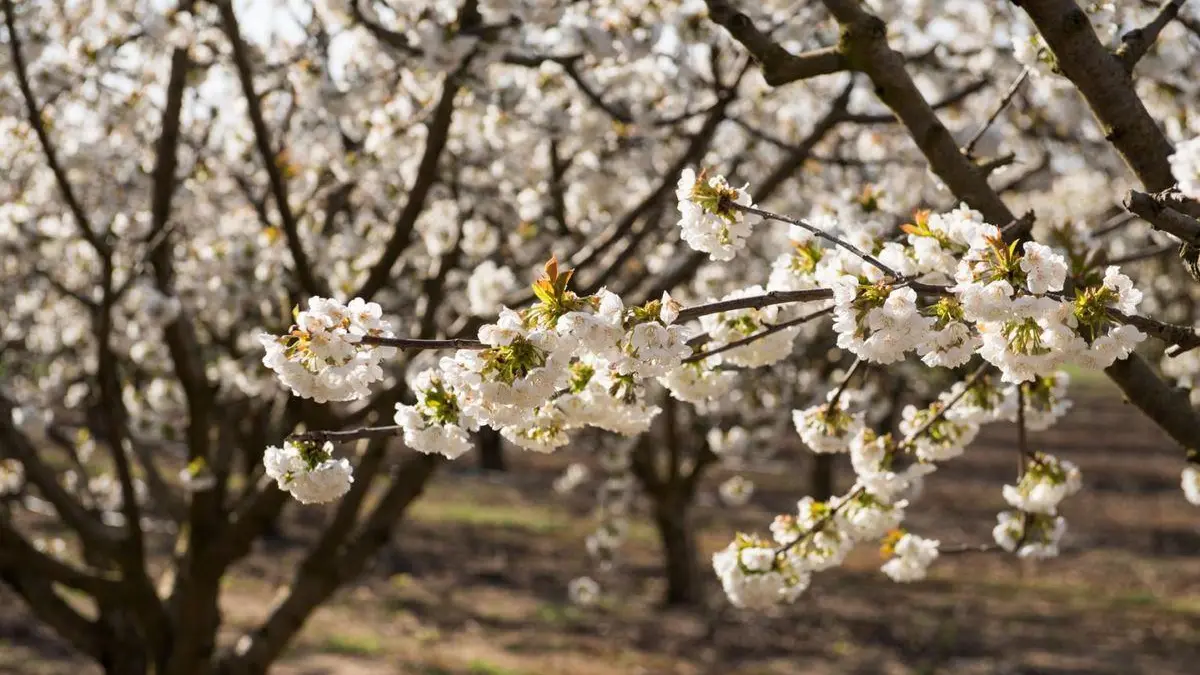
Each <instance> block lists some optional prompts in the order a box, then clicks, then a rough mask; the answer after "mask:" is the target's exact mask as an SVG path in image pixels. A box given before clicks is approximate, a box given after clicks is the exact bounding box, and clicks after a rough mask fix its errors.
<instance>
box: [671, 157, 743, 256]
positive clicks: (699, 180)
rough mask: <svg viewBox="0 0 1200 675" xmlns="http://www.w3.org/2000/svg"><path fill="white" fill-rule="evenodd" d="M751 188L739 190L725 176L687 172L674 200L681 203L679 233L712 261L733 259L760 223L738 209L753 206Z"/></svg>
mask: <svg viewBox="0 0 1200 675" xmlns="http://www.w3.org/2000/svg"><path fill="white" fill-rule="evenodd" d="M749 187H750V186H749V185H744V186H742V188H741V189H740V190H737V189H734V188H731V187H729V183H727V182H726V181H725V178H724V177H722V176H712V177H709V176H708V175H707V173H706V172H704V171H701V172H700V175H699V176H697V175H696V172H695V170H693V169H691V168H688V169H684V170H683V173H682V174H681V175H680V176H679V183H678V185H676V187H675V197H676V199H678V200H679V204H678V208H679V228H680V234H681V235H682V236H683V240H684V241H686V242H687V244H688V246H691V247H692V248H693V249H695V250H697V251H703V252H705V253H707V254H708V256H709V258H711V259H712V260H717V261H729V260H733V257H734V255H736V254H737V252H738V251H739V250H741V249H742V248H744V247H745V246H746V238H747V237H749V236H750V232H751V230H752V229H753V227H754V225H755V223H757V222H758V221H759V220H760V218H759V217H758V216H756V215H753V214H747V213H746V212H744V211H741V210H739V209H738V208H737V207H739V206H743V207H745V206H752V205H753V204H752V203H751V200H750V194H749V193H748V192H747V190H748V189H749Z"/></svg>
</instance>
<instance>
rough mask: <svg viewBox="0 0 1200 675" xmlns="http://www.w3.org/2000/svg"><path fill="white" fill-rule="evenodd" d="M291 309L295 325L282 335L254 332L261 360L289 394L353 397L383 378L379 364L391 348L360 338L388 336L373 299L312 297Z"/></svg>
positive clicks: (327, 398)
mask: <svg viewBox="0 0 1200 675" xmlns="http://www.w3.org/2000/svg"><path fill="white" fill-rule="evenodd" d="M293 314H294V317H295V324H294V325H293V326H292V328H291V330H290V331H289V332H288V334H287V335H284V336H281V337H276V336H274V335H268V334H263V335H261V336H260V337H259V341H260V342H261V343H262V345H263V347H264V348H265V349H266V354H265V355H264V356H263V365H265V366H267V367H268V368H270V369H271V370H273V371H275V373H276V374H278V376H279V379H280V381H282V382H283V384H284V385H286V386H287V387H288V388H289V389H291V390H292V393H294V394H296V395H297V396H302V397H304V398H311V399H313V400H314V401H316V402H317V403H325V402H327V401H353V400H355V399H359V398H362V397H364V396H366V395H367V394H368V393H370V386H371V384H372V383H374V382H378V381H379V380H381V379H383V368H382V367H381V366H380V365H379V363H380V361H382V360H383V359H388V358H391V357H393V356H395V354H396V350H395V349H394V348H392V347H379V346H374V345H370V344H364V343H363V338H364V337H366V336H370V337H392V332H391V325H390V324H389V323H388V322H387V321H385V320H383V319H382V318H381V317H382V314H383V311H382V310H381V309H380V307H379V305H378V304H376V303H374V302H364V301H363V300H362V299H360V298H355V299H354V300H351V301H350V304H349V305H344V304H342V303H340V302H338V301H337V300H332V299H327V298H317V297H314V298H310V299H309V301H308V309H307V310H305V311H303V312H301V311H295V312H293Z"/></svg>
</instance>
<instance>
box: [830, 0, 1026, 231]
mask: <svg viewBox="0 0 1200 675" xmlns="http://www.w3.org/2000/svg"><path fill="white" fill-rule="evenodd" d="M825 6H826V8H828V9H829V10H830V12H831V13H832V14H833V15H834V17H835V18H837V20H838V23H840V24H842V50H843V51H844V52H845V53H846V56H847V58H849V59H850V62H851V64H852V66H853V68H854V69H855V70H861V71H863V72H864V73H866V74H867V76H868V77H870V78H871V82H872V83H873V84H874V85H875V93H876V95H878V96H879V98H880V100H882V101H883V102H884V104H886V105H887V106H888V107H889V108H891V109H892V112H894V113H895V114H896V117H897V118H899V120H900V121H901V122H902V123H903V124H904V126H905V127H906V128H907V129H908V132H909V135H910V136H912V138H913V140H914V141H915V142H916V144H917V146H918V147H919V148H920V149H921V152H922V153H923V154H924V155H925V157H926V159H928V160H929V164H930V167H931V168H932V169H933V172H934V173H935V174H937V176H938V178H940V179H941V180H942V182H943V183H945V184H946V187H948V188H949V189H950V191H951V192H953V193H954V194H955V196H957V197H958V198H959V199H962V200H963V201H965V202H967V204H968V205H970V206H971V207H972V208H974V209H976V210H978V211H979V212H980V213H982V214H983V216H984V217H985V218H987V220H988V221H989V222H993V223H1007V222H1010V221H1012V220H1013V216H1012V213H1011V212H1010V211H1009V210H1008V207H1006V206H1005V205H1004V202H1003V201H1002V200H1001V199H1000V197H999V195H997V194H996V191H995V190H993V189H992V188H991V186H990V185H988V181H987V174H986V173H985V172H983V171H981V170H980V169H979V168H978V167H976V166H974V165H973V164H972V163H971V161H970V160H969V159H968V158H967V157H966V156H965V155H964V154H963V153H962V152H961V151H960V150H959V148H958V144H957V143H956V142H955V141H954V137H953V136H952V135H951V134H950V132H949V130H947V129H946V127H945V125H943V124H942V122H941V120H939V119H938V117H937V114H936V113H935V112H934V111H933V108H932V107H930V105H929V102H928V101H926V100H925V97H924V96H923V95H922V94H921V92H920V90H919V89H917V86H916V84H915V83H914V82H913V79H912V77H911V76H910V75H909V74H908V71H907V70H906V69H905V65H904V56H903V55H901V54H900V53H899V52H897V51H895V50H893V49H892V48H891V47H890V46H888V42H887V26H886V24H884V22H883V21H882V20H880V19H879V17H876V16H874V15H872V14H870V13H868V12H867V11H866V10H865V9H864V8H863V5H862V4H861V3H859V2H858V1H857V0H825Z"/></svg>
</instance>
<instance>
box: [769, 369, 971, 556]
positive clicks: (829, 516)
mask: <svg viewBox="0 0 1200 675" xmlns="http://www.w3.org/2000/svg"><path fill="white" fill-rule="evenodd" d="M987 369H988V365H987V364H985V365H982V366H979V367H978V368H976V369H975V371H974V372H972V373H971V374H970V375H969V376H967V379H965V380H963V385H964V386H963V390H962V391H960V392H959V393H958V394H957V395H956V396H954V398H952V399H950V400H949V401H948V402H947V403H946V405H945V406H943V407H942V409H941V410H939V411H938V412H937V414H935V415H934V416H933V417H930V418H929V419H928V420H926V422H925V423H924V424H922V425H921V427H920V428H919V429H917V430H916V431H914V432H913V433H911V434H909V435H908V436H907V437H905V439H904V440H903V441H901V442H900V443H899V444H897V446H896V447H897V449H899V448H901V447H905V446H907V445H911V444H912V443H913V442H914V441H915V440H916V439H917V438H920V437H921V436H922V435H924V434H925V433H926V432H928V431H929V429H930V428H931V427H933V425H934V424H936V423H937V422H938V421H939V420H941V419H942V418H943V417H944V416H945V415H946V411H948V410H950V408H951V407H952V406H954V404H955V403H958V402H959V401H960V400H962V398H963V396H965V395H966V393H967V392H968V391H970V390H971V387H972V385H974V384H975V381H976V380H977V379H978V378H979V377H980V376H981V375H982V374H983V373H984V372H985V371H986V370H987ZM864 492H866V488H865V487H860V488H858V489H857V490H855V491H854V492H851V493H850V494H849V495H847V496H846V498H845V499H843V500H842V502H841V503H840V504H838V505H837V506H836V507H834V508H832V509H830V510H829V512H828V513H826V514H825V516H823V517H822V518H821V519H820V520H818V521H817V522H815V523H813V526H812V527H810V528H809V529H808V530H807V531H806V532H802V533H800V534H798V535H797V536H796V538H795V539H793V540H792V541H790V542H788V543H787V544H784V545H783V546H781V547H779V548H777V549H775V553H776V555H778V554H780V553H785V552H787V551H789V550H791V549H792V548H793V547H795V546H796V545H797V544H799V543H800V542H801V541H804V540H806V539H808V538H809V537H811V536H812V535H814V534H816V533H817V532H820V531H821V530H822V529H824V528H825V526H826V525H828V524H829V523H830V522H832V521H833V519H834V517H835V516H837V514H838V512H839V511H840V510H841V509H842V508H843V507H845V506H846V505H847V504H849V503H851V502H853V501H854V500H855V499H856V498H857V497H858V496H859V495H861V494H862V493H864Z"/></svg>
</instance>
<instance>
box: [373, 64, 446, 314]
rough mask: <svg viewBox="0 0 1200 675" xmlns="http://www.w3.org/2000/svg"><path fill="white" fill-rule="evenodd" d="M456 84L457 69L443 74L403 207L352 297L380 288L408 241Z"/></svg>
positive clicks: (430, 181) (433, 177)
mask: <svg viewBox="0 0 1200 675" xmlns="http://www.w3.org/2000/svg"><path fill="white" fill-rule="evenodd" d="M458 87H459V74H458V73H453V74H450V75H448V76H446V81H445V83H444V84H442V95H441V98H439V99H438V102H437V106H436V107H435V108H434V109H433V115H431V116H430V118H429V121H428V122H427V123H426V133H425V149H424V151H423V152H422V154H421V162H420V163H419V164H418V165H417V177H416V179H415V180H414V181H413V184H412V188H411V189H409V191H408V197H407V200H406V201H405V202H404V208H403V209H401V210H400V215H399V216H397V217H396V221H395V222H394V223H393V224H392V236H391V237H390V238H389V239H388V242H387V244H386V245H385V246H384V248H383V253H382V254H381V255H380V256H379V261H378V262H376V263H375V265H374V267H372V268H371V271H370V272H369V273H368V274H367V280H366V281H364V282H363V286H362V288H360V289H359V290H358V291H357V292H356V293H355V294H354V295H355V297H360V298H363V299H366V300H370V299H371V298H372V297H374V295H375V294H376V293H378V292H379V291H380V290H381V289H383V287H384V286H385V285H386V284H387V282H388V280H389V279H390V278H391V276H392V267H393V266H395V264H396V261H397V260H399V259H400V255H401V254H402V253H404V250H405V249H406V248H408V245H409V244H410V243H411V242H412V236H413V232H414V231H415V230H414V228H415V227H416V224H417V216H419V215H421V211H422V210H423V209H424V208H425V198H426V197H427V196H428V195H429V190H430V189H431V188H432V187H433V186H434V183H436V182H437V169H438V163H439V162H440V161H441V158H442V151H443V150H445V148H446V140H447V139H448V138H449V136H450V122H451V120H452V119H453V117H454V97H455V95H457V94H458Z"/></svg>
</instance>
